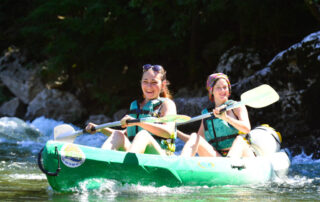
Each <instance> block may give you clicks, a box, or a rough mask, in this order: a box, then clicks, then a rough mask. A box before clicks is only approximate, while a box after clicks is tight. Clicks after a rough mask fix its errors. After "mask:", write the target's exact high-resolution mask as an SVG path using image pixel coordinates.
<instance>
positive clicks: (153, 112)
mask: <svg viewBox="0 0 320 202" xmlns="http://www.w3.org/2000/svg"><path fill="white" fill-rule="evenodd" d="M166 99H168V98H158V99H153V100H150V101H149V102H147V103H146V104H145V105H144V106H143V108H142V109H140V106H139V102H138V100H135V101H133V102H132V103H131V105H130V111H129V113H128V114H129V115H130V116H132V117H133V118H136V119H138V118H145V117H159V116H160V113H161V105H162V103H163V102H164V101H165V100H166ZM140 130H144V129H143V128H141V127H139V126H130V127H128V128H127V135H128V138H129V140H130V141H132V140H133V138H134V137H135V136H136V134H137V133H138V132H139V131H140ZM151 135H152V136H153V137H154V139H155V140H156V141H157V142H158V143H159V144H160V146H161V147H162V148H163V149H167V150H169V151H171V152H174V151H175V139H176V136H177V135H176V132H175V133H174V134H172V135H171V137H170V138H169V139H166V138H162V137H159V136H157V135H155V134H152V133H151Z"/></svg>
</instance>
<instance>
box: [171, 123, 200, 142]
mask: <svg viewBox="0 0 320 202" xmlns="http://www.w3.org/2000/svg"><path fill="white" fill-rule="evenodd" d="M198 134H199V135H201V136H202V137H204V130H203V120H202V121H201V125H200V128H199V130H198ZM177 135H178V138H180V139H181V140H182V141H184V142H187V141H188V140H189V138H190V135H188V134H186V133H184V132H182V131H180V130H178V131H177Z"/></svg>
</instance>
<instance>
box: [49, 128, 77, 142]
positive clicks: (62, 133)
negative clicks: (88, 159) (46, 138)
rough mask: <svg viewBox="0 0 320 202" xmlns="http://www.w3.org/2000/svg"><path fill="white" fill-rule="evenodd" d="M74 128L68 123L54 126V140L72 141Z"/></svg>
mask: <svg viewBox="0 0 320 202" xmlns="http://www.w3.org/2000/svg"><path fill="white" fill-rule="evenodd" d="M74 134H75V130H74V129H73V127H72V126H70V125H68V124H62V125H59V126H56V127H55V128H54V140H56V141H62V142H68V143H73V141H74V140H75V138H76V136H75V135H74Z"/></svg>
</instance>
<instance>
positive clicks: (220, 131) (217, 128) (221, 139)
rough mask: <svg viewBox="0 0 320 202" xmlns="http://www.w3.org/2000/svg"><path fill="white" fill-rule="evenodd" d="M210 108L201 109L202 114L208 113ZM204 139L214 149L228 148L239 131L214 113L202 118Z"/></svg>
mask: <svg viewBox="0 0 320 202" xmlns="http://www.w3.org/2000/svg"><path fill="white" fill-rule="evenodd" d="M209 111H212V108H211V109H208V108H206V109H204V110H202V112H201V113H202V114H206V113H209ZM203 126H204V134H205V139H206V140H207V141H208V142H209V143H210V144H211V145H212V146H213V147H214V148H215V149H216V150H218V151H219V150H223V149H227V148H230V147H231V145H232V143H233V141H234V139H235V138H236V137H237V135H238V134H239V131H238V130H237V129H236V128H235V127H233V126H232V125H230V124H229V123H228V122H226V121H224V120H222V119H219V118H216V117H215V116H214V115H213V116H211V117H209V118H206V119H203Z"/></svg>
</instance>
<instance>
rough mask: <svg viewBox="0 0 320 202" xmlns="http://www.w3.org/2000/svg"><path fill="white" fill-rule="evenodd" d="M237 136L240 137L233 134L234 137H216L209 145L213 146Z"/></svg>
mask: <svg viewBox="0 0 320 202" xmlns="http://www.w3.org/2000/svg"><path fill="white" fill-rule="evenodd" d="M237 136H238V134H233V135H228V136H223V137H216V138H214V139H212V140H210V141H209V143H210V144H213V143H217V142H222V141H224V140H228V139H232V138H235V137H237Z"/></svg>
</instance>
